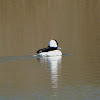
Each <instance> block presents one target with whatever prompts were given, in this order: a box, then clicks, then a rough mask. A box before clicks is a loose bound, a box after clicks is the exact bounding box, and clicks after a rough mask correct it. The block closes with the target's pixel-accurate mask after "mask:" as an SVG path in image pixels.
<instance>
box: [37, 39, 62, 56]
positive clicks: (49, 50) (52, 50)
mask: <svg viewBox="0 0 100 100" xmlns="http://www.w3.org/2000/svg"><path fill="white" fill-rule="evenodd" d="M60 49H61V48H60V47H59V46H58V42H57V40H55V39H52V40H50V41H49V43H48V46H47V47H46V48H43V49H39V50H38V51H37V52H36V53H37V55H38V56H61V55H62V52H61V51H60Z"/></svg>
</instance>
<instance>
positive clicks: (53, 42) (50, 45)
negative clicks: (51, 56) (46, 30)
mask: <svg viewBox="0 0 100 100" xmlns="http://www.w3.org/2000/svg"><path fill="white" fill-rule="evenodd" d="M48 46H49V47H57V42H56V41H55V40H51V41H50V42H49V44H48Z"/></svg>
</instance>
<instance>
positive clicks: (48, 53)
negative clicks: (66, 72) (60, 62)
mask: <svg viewBox="0 0 100 100" xmlns="http://www.w3.org/2000/svg"><path fill="white" fill-rule="evenodd" d="M38 55H39V56H61V55H62V52H61V51H60V50H54V51H49V52H42V53H39V54H38Z"/></svg>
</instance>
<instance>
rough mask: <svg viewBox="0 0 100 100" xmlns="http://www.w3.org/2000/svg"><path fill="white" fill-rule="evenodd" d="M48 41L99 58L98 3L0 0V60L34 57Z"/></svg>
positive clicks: (87, 0)
mask: <svg viewBox="0 0 100 100" xmlns="http://www.w3.org/2000/svg"><path fill="white" fill-rule="evenodd" d="M51 39H56V40H57V41H58V42H59V46H60V47H61V48H62V52H63V53H71V54H76V55H77V54H80V55H84V54H88V55H92V56H97V55H99V56H100V53H99V51H100V0H0V56H19V55H22V56H23V55H29V54H32V55H34V54H36V51H37V50H38V49H40V48H43V47H47V45H48V42H49V40H51Z"/></svg>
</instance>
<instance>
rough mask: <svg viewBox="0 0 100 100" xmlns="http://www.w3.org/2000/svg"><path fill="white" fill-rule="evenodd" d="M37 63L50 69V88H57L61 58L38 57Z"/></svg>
mask: <svg viewBox="0 0 100 100" xmlns="http://www.w3.org/2000/svg"><path fill="white" fill-rule="evenodd" d="M38 60H39V62H40V63H41V64H42V65H43V66H49V68H50V72H51V74H50V76H51V83H52V88H57V87H58V80H59V79H58V77H59V76H60V73H59V72H60V71H61V70H60V69H61V60H62V56H55V57H40V58H38Z"/></svg>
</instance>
